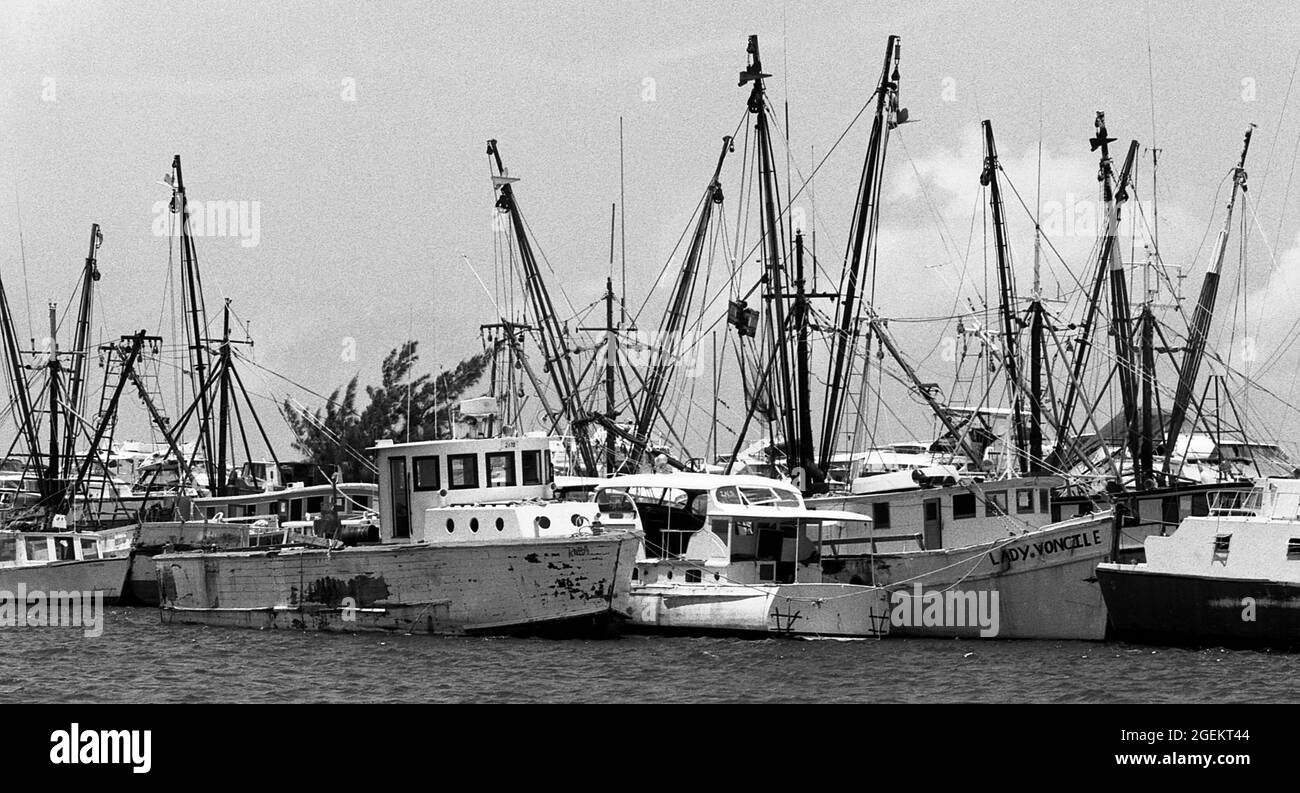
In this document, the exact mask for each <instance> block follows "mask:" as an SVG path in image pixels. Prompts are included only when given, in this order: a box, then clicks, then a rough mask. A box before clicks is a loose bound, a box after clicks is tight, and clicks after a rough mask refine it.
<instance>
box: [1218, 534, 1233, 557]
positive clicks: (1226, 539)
mask: <svg viewBox="0 0 1300 793" xmlns="http://www.w3.org/2000/svg"><path fill="white" fill-rule="evenodd" d="M1231 544H1232V535H1231V534H1216V535H1214V555H1215V557H1226V556H1227V555H1228V547H1229V546H1230V545H1231Z"/></svg>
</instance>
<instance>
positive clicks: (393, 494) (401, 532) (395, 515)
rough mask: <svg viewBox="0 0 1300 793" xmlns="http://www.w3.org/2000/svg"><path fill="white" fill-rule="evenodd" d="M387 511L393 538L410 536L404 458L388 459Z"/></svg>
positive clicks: (409, 511) (409, 509) (408, 492)
mask: <svg viewBox="0 0 1300 793" xmlns="http://www.w3.org/2000/svg"><path fill="white" fill-rule="evenodd" d="M388 487H389V491H390V492H389V494H388V495H389V498H388V503H389V509H390V510H391V513H390V514H391V517H392V521H393V522H392V526H393V538H394V539H404V538H407V537H410V536H411V491H410V489H409V488H408V487H407V479H406V458H405V457H390V458H389V459H388Z"/></svg>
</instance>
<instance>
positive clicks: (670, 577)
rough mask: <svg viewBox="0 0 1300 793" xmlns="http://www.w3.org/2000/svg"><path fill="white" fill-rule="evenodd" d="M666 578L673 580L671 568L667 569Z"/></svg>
mask: <svg viewBox="0 0 1300 793" xmlns="http://www.w3.org/2000/svg"><path fill="white" fill-rule="evenodd" d="M668 580H669V581H671V580H673V571H672V570H669V571H668Z"/></svg>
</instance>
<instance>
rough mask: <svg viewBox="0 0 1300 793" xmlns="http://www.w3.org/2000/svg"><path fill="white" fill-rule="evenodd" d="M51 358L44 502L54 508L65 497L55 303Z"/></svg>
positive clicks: (51, 329)
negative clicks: (62, 485) (60, 435)
mask: <svg viewBox="0 0 1300 793" xmlns="http://www.w3.org/2000/svg"><path fill="white" fill-rule="evenodd" d="M49 308H50V358H49V361H48V362H47V363H46V365H45V366H46V370H47V371H48V372H49V384H48V385H47V386H46V390H47V391H48V392H49V393H48V394H47V396H48V397H49V400H50V426H49V431H50V447H49V466H48V467H47V468H46V469H45V486H44V487H43V488H42V491H43V492H42V494H41V496H42V500H43V501H45V503H46V505H48V506H53V505H55V504H58V503H59V501H60V500H61V499H62V497H63V492H62V488H61V487H60V484H59V473H60V471H61V470H62V469H61V467H60V461H59V385H60V381H61V380H62V379H63V374H62V369H63V363H62V361H60V360H59V321H58V313H57V311H56V309H55V306H54V304H53V303H50V306H49Z"/></svg>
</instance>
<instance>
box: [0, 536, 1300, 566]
mask: <svg viewBox="0 0 1300 793" xmlns="http://www.w3.org/2000/svg"><path fill="white" fill-rule="evenodd" d="M1286 560H1287V561H1288V562H1300V537H1291V538H1290V539H1288V540H1287V541H1286ZM0 561H2V560H0Z"/></svg>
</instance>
